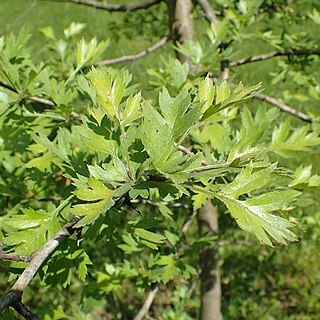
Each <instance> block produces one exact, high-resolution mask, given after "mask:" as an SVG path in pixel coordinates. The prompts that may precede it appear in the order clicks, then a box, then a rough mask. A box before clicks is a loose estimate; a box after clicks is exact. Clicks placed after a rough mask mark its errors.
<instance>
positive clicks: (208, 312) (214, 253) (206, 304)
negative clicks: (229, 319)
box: [198, 201, 223, 320]
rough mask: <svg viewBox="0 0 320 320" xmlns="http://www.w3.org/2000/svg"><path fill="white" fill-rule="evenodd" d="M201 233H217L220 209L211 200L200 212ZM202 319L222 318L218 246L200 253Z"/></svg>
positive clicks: (216, 319) (213, 319)
mask: <svg viewBox="0 0 320 320" xmlns="http://www.w3.org/2000/svg"><path fill="white" fill-rule="evenodd" d="M198 225H199V232H200V234H209V235H217V234H218V231H219V228H218V210H217V208H216V207H214V206H213V205H212V203H211V202H210V201H208V202H207V204H206V205H205V206H204V207H202V208H201V209H200V210H199V212H198ZM200 268H201V274H200V280H201V316H200V319H201V320H222V319H223V317H222V314H221V282H220V267H219V255H218V247H217V246H216V245H212V246H208V247H206V248H204V249H203V251H202V252H201V255H200Z"/></svg>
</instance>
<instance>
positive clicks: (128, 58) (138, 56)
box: [94, 36, 171, 66]
mask: <svg viewBox="0 0 320 320" xmlns="http://www.w3.org/2000/svg"><path fill="white" fill-rule="evenodd" d="M169 39H171V36H167V37H164V38H162V39H161V40H160V41H158V42H157V43H155V44H154V45H152V46H151V47H149V48H148V49H145V50H143V51H141V52H139V53H137V54H134V55H127V56H122V57H119V58H114V59H110V60H102V61H99V62H96V63H95V64H94V65H108V66H109V65H112V64H116V63H120V62H126V61H135V60H138V59H141V58H143V57H144V56H146V55H148V54H149V53H151V52H153V51H156V50H157V49H159V48H161V47H163V46H164V45H165V44H166V43H167V42H168V41H169Z"/></svg>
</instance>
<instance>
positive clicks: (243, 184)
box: [222, 164, 276, 198]
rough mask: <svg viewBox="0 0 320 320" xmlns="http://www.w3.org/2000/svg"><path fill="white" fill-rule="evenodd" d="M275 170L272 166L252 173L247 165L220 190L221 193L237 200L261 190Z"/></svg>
mask: <svg viewBox="0 0 320 320" xmlns="http://www.w3.org/2000/svg"><path fill="white" fill-rule="evenodd" d="M275 168H276V165H275V164H274V165H271V166H270V167H268V168H266V169H262V170H258V171H256V172H253V167H252V166H251V165H249V166H247V167H245V168H244V169H242V170H241V171H240V173H239V174H238V175H237V176H236V178H235V179H234V180H233V181H232V182H231V183H229V184H228V185H227V186H226V187H225V188H224V189H223V190H222V193H223V194H228V195H231V196H232V197H234V198H237V197H238V196H239V195H242V194H245V193H249V192H251V191H253V190H256V189H259V188H262V187H263V186H265V185H266V184H268V183H269V181H270V178H271V174H272V172H273V171H274V169H275Z"/></svg>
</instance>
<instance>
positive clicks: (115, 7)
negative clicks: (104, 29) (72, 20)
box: [55, 0, 164, 12]
mask: <svg viewBox="0 0 320 320" xmlns="http://www.w3.org/2000/svg"><path fill="white" fill-rule="evenodd" d="M55 1H56V2H70V3H74V4H80V5H84V6H88V7H92V8H95V9H102V10H107V11H110V12H114V11H120V12H129V11H136V10H141V9H148V8H150V7H152V6H153V5H155V4H158V3H160V2H162V1H164V0H149V1H145V2H138V3H132V4H108V3H103V2H97V1H91V0H55Z"/></svg>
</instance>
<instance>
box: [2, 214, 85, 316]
mask: <svg viewBox="0 0 320 320" xmlns="http://www.w3.org/2000/svg"><path fill="white" fill-rule="evenodd" d="M81 219H82V217H76V218H74V219H73V220H72V221H71V222H69V223H67V224H65V225H64V227H63V228H62V229H61V230H59V231H58V232H57V233H56V234H55V235H54V236H53V237H52V238H51V239H50V240H48V241H47V242H46V243H45V244H44V245H43V246H42V247H41V248H39V249H38V250H37V251H36V252H34V253H33V254H32V256H31V261H30V263H29V265H28V266H27V267H26V268H25V269H24V271H23V272H22V274H21V275H20V276H19V278H18V280H17V281H16V283H15V284H14V285H13V286H12V288H11V290H10V291H9V292H8V293H6V294H5V295H4V296H3V297H2V298H0V313H1V312H3V311H4V310H6V309H7V308H9V307H10V306H12V307H14V305H16V304H17V303H18V302H21V297H22V294H23V292H24V290H25V289H26V288H27V286H28V285H29V283H30V281H31V280H32V279H33V278H34V276H35V275H36V273H37V272H38V270H39V269H40V267H41V266H42V264H43V262H44V261H45V260H46V259H47V258H48V257H49V256H50V255H51V254H52V252H53V251H54V250H55V249H56V248H57V247H58V246H59V244H60V243H61V242H62V241H63V240H65V239H66V238H68V237H69V236H70V235H72V234H73V233H74V231H75V229H74V226H75V225H76V223H78V222H79V221H80V220H81ZM30 319H32V318H30Z"/></svg>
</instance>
